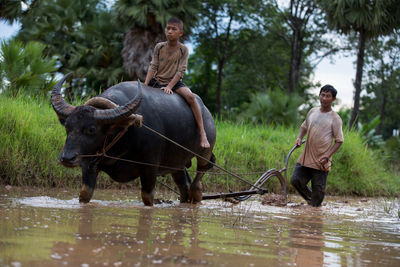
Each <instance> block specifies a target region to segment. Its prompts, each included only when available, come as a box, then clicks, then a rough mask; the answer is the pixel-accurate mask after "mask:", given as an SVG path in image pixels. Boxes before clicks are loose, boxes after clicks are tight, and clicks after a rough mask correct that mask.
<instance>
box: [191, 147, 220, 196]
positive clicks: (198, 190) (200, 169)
mask: <svg viewBox="0 0 400 267" xmlns="http://www.w3.org/2000/svg"><path fill="white" fill-rule="evenodd" d="M211 151H212V148H211V149H209V150H208V151H207V153H206V154H205V155H203V156H204V157H205V158H209V159H210V161H211V162H213V163H214V162H215V156H214V154H212V152H211ZM212 167H213V164H211V163H209V162H207V161H205V160H203V159H201V158H197V170H196V177H195V178H194V180H193V183H192V185H191V186H190V191H189V201H190V202H191V203H198V202H200V201H201V199H202V198H203V193H202V185H201V179H202V178H203V176H204V174H205V173H206V171H207V170H209V169H211V168H212Z"/></svg>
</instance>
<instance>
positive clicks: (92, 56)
mask: <svg viewBox="0 0 400 267" xmlns="http://www.w3.org/2000/svg"><path fill="white" fill-rule="evenodd" d="M114 18H115V17H114V14H113V13H112V12H111V11H110V10H108V9H107V8H106V6H105V5H104V4H102V1H101V0H79V1H69V0H36V1H35V2H33V3H32V5H30V6H29V12H27V14H25V15H24V16H22V18H21V20H20V22H21V30H20V31H19V33H18V35H17V37H18V38H19V39H21V40H23V41H25V42H28V41H29V40H36V41H40V42H42V43H44V44H46V52H47V53H48V54H50V55H54V56H56V57H57V60H58V63H59V69H58V71H60V72H63V73H66V72H71V71H72V72H74V76H73V77H74V79H73V81H72V87H71V88H69V89H68V91H67V97H69V98H73V96H74V95H77V96H82V94H94V93H97V92H99V91H100V90H102V89H105V88H107V87H109V86H111V85H113V84H115V83H116V82H118V81H121V80H124V79H125V78H127V75H126V74H125V73H124V70H123V67H122V58H121V55H120V51H121V49H122V44H121V40H122V37H123V33H124V28H123V27H121V26H119V25H116V23H114V21H113V20H114Z"/></svg>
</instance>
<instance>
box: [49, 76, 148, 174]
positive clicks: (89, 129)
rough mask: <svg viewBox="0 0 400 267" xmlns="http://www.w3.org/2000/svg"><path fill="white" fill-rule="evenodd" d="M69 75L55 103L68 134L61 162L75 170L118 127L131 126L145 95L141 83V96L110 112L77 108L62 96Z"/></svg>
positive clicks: (58, 89) (56, 89) (56, 88)
mask: <svg viewBox="0 0 400 267" xmlns="http://www.w3.org/2000/svg"><path fill="white" fill-rule="evenodd" d="M68 76H69V74H67V75H66V76H64V77H63V78H62V79H61V80H60V81H59V82H58V83H57V84H56V85H55V86H54V88H53V90H52V92H51V104H52V106H53V108H54V110H55V112H56V113H57V116H58V118H59V120H60V122H61V124H62V125H64V126H65V129H66V132H67V139H66V141H65V145H64V148H63V151H62V152H61V154H60V157H59V162H60V163H61V164H63V165H64V166H66V167H75V166H78V165H80V160H81V157H79V156H80V155H88V154H89V155H92V154H95V153H97V152H99V151H100V150H101V149H102V147H103V145H104V140H105V138H106V136H107V134H110V132H112V131H115V129H117V128H119V127H118V126H122V125H124V124H125V125H126V124H127V123H128V124H131V123H129V121H131V120H132V116H131V115H132V114H133V113H134V112H135V111H136V110H137V108H138V107H139V105H140V101H141V98H142V94H141V88H140V83H138V94H137V95H136V97H134V98H133V99H132V100H131V101H129V102H128V103H126V104H125V105H123V106H115V107H113V108H106V109H99V108H96V107H93V106H90V105H83V106H78V107H75V106H72V105H70V104H68V103H66V102H65V101H64V98H63V96H62V94H61V87H62V85H63V83H64V82H65V80H66V79H67V77H68Z"/></svg>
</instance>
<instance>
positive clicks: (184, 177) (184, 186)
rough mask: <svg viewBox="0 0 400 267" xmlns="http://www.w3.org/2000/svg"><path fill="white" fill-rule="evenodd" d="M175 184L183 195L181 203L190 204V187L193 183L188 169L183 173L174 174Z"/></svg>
mask: <svg viewBox="0 0 400 267" xmlns="http://www.w3.org/2000/svg"><path fill="white" fill-rule="evenodd" d="M172 177H173V178H174V182H175V184H176V185H177V186H178V188H179V193H180V195H181V197H180V201H181V203H185V202H189V187H190V183H191V179H190V175H189V173H188V172H187V170H186V169H184V170H183V171H178V172H175V173H173V174H172Z"/></svg>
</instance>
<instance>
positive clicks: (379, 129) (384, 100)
mask: <svg viewBox="0 0 400 267" xmlns="http://www.w3.org/2000/svg"><path fill="white" fill-rule="evenodd" d="M386 103H387V97H386V93H385V88H384V87H382V103H381V107H380V112H379V124H378V126H377V128H376V134H378V135H379V134H381V132H382V124H383V123H382V122H383V118H385V115H386Z"/></svg>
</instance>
